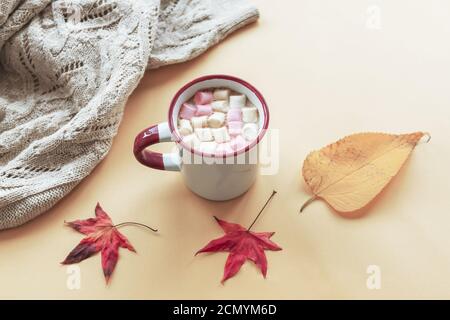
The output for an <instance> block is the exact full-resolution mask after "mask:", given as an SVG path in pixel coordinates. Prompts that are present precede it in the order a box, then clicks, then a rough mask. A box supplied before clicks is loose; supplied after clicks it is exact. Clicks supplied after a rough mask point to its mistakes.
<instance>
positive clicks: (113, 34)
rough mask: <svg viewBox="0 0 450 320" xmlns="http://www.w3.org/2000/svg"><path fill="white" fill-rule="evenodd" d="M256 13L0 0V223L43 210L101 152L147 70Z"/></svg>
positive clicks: (164, 4) (180, 1) (244, 6)
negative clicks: (126, 103) (128, 99)
mask: <svg viewBox="0 0 450 320" xmlns="http://www.w3.org/2000/svg"><path fill="white" fill-rule="evenodd" d="M257 17H258V12H257V10H256V9H255V8H254V7H253V6H252V5H250V4H249V3H248V2H247V0H65V1H51V0H1V2H0V230H1V229H6V228H11V227H15V226H19V225H21V224H23V223H25V222H27V221H28V220H30V219H32V218H34V217H36V216H38V215H39V214H41V213H43V212H45V211H46V210H48V209H49V208H51V207H52V206H53V205H54V204H55V203H56V202H57V201H58V200H60V199H61V198H62V197H64V196H65V195H66V194H67V193H69V192H70V191H71V190H72V189H73V188H74V187H75V186H76V185H77V184H78V183H79V182H80V181H81V180H82V179H83V178H84V177H86V176H87V175H88V174H89V173H90V172H91V171H92V170H93V169H94V167H95V166H96V165H97V164H98V163H99V162H100V161H101V160H102V159H103V158H104V157H105V155H106V154H107V152H108V150H109V149H110V147H111V143H112V139H113V137H114V135H115V134H116V132H117V129H118V126H119V123H120V120H121V118H122V114H123V109H124V105H125V102H126V101H127V98H128V97H129V95H130V94H131V92H132V91H133V89H134V88H135V87H136V86H137V84H138V82H139V80H140V79H141V77H142V76H143V74H144V72H145V70H146V69H153V68H157V67H160V66H163V65H167V64H172V63H177V62H182V61H186V60H188V59H191V58H193V57H195V56H197V55H199V54H201V53H202V52H204V51H205V50H206V49H207V48H209V47H210V46H212V45H214V44H215V43H217V42H218V41H220V40H221V39H223V38H224V37H226V36H227V35H228V34H229V33H231V32H232V31H234V30H236V29H237V28H239V27H241V26H243V25H245V24H247V23H250V22H252V21H255V20H256V19H257ZM150 72H151V71H150ZM137 129H138V128H137Z"/></svg>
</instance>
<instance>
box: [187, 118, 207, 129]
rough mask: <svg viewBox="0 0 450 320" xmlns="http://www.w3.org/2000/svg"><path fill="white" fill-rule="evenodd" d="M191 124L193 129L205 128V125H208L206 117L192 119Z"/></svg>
mask: <svg viewBox="0 0 450 320" xmlns="http://www.w3.org/2000/svg"><path fill="white" fill-rule="evenodd" d="M191 123H192V126H193V127H194V128H202V127H206V125H207V124H208V117H207V116H201V117H192V118H191Z"/></svg>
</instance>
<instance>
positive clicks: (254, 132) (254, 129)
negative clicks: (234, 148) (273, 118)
mask: <svg viewBox="0 0 450 320" xmlns="http://www.w3.org/2000/svg"><path fill="white" fill-rule="evenodd" d="M258 131H259V127H258V125H257V124H256V123H246V124H245V125H244V127H243V128H242V135H243V136H244V138H245V140H247V141H253V140H255V139H256V138H257V137H258Z"/></svg>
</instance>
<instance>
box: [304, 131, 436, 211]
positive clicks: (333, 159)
mask: <svg viewBox="0 0 450 320" xmlns="http://www.w3.org/2000/svg"><path fill="white" fill-rule="evenodd" d="M424 135H427V136H428V138H430V136H429V134H427V133H423V132H415V133H411V134H401V135H393V134H384V133H358V134H353V135H350V136H347V137H345V138H343V139H341V140H339V141H337V142H335V143H333V144H330V145H328V146H326V147H324V148H322V149H321V150H318V151H314V152H312V153H310V154H309V155H308V157H307V158H306V159H305V162H304V163H303V177H304V179H305V182H306V184H307V185H308V186H309V187H310V189H311V191H312V192H313V194H314V196H313V197H312V198H310V199H309V200H308V201H307V202H306V203H305V204H304V205H303V206H302V208H301V209H300V211H302V210H303V209H304V208H305V207H306V206H307V205H308V204H310V203H311V202H312V201H314V200H315V199H319V198H320V199H323V200H325V201H326V202H327V203H328V204H329V205H330V206H331V207H333V208H334V209H335V210H337V211H339V212H352V211H356V210H358V209H361V208H362V207H364V206H365V205H367V204H368V203H369V202H370V201H371V200H372V199H374V198H375V197H376V196H377V194H379V193H380V192H381V190H383V188H384V187H385V186H386V185H387V184H388V183H389V181H391V179H392V178H393V177H395V175H396V174H397V173H398V171H399V170H400V168H401V167H402V166H403V164H404V163H405V161H406V159H408V157H409V155H410V154H411V151H412V150H413V149H414V147H415V146H416V144H417V143H418V142H419V140H420V139H421V138H422V137H423V136H424ZM428 140H429V139H428Z"/></svg>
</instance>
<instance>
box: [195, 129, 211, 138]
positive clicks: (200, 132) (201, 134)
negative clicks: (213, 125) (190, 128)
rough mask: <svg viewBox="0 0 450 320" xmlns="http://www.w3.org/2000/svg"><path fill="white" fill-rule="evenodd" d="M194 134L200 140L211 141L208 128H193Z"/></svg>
mask: <svg viewBox="0 0 450 320" xmlns="http://www.w3.org/2000/svg"><path fill="white" fill-rule="evenodd" d="M195 134H196V135H197V137H198V138H199V139H200V141H213V140H214V138H213V135H212V132H211V129H210V128H195Z"/></svg>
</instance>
